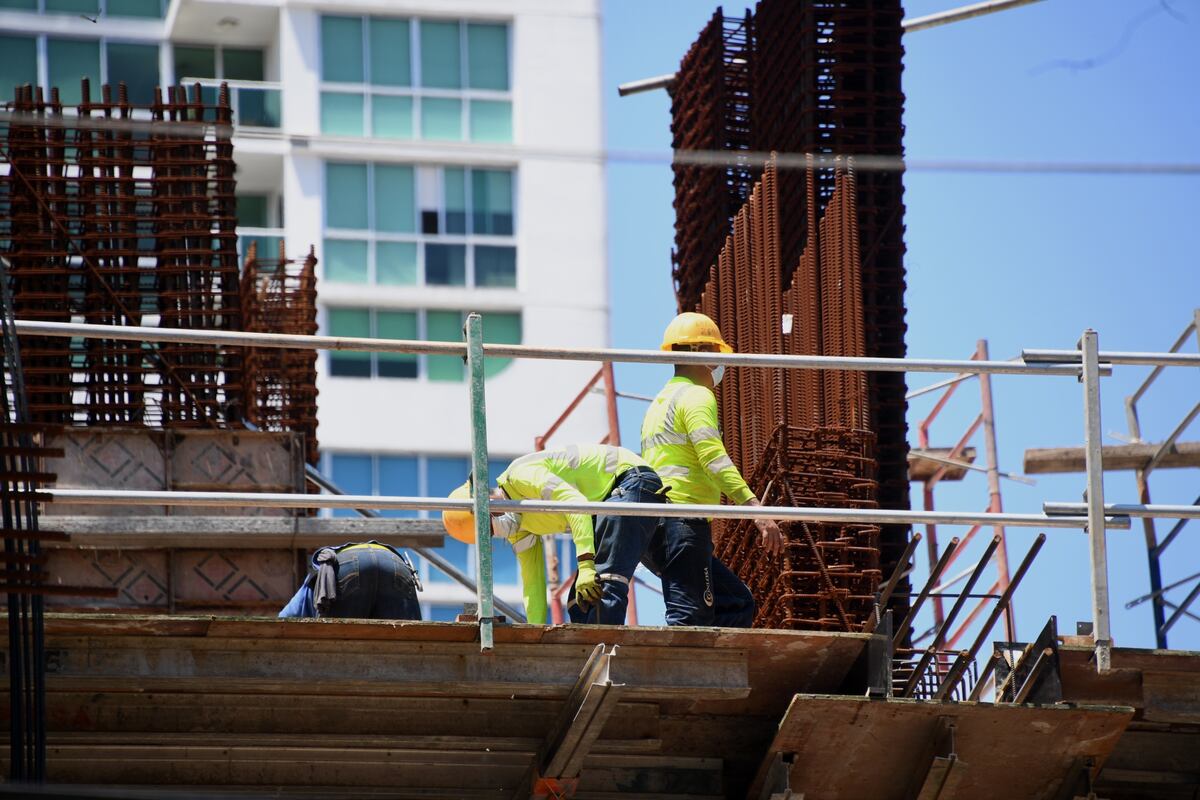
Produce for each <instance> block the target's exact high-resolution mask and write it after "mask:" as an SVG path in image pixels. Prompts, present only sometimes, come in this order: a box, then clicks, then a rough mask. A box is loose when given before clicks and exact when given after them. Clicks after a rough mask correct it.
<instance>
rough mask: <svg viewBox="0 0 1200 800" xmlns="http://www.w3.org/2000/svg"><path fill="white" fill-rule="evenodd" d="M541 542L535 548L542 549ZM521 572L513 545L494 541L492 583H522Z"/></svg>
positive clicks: (498, 540)
mask: <svg viewBox="0 0 1200 800" xmlns="http://www.w3.org/2000/svg"><path fill="white" fill-rule="evenodd" d="M540 546H541V542H539V543H538V544H537V545H535V547H540ZM520 574H521V571H520V569H519V568H518V567H517V554H516V553H515V552H513V549H512V545H510V544H509V543H508V542H506V541H503V540H500V539H492V581H493V582H494V583H520V582H521V579H520Z"/></svg>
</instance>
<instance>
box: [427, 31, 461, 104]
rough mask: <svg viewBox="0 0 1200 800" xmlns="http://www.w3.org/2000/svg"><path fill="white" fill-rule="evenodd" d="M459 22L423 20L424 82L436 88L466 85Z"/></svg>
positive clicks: (455, 87) (454, 87)
mask: <svg viewBox="0 0 1200 800" xmlns="http://www.w3.org/2000/svg"><path fill="white" fill-rule="evenodd" d="M461 67H462V60H461V57H460V54H459V46H458V23H457V22H426V21H422V22H421V85H422V86H428V87H430V88H433V89H458V88H459V87H461V86H462V68H461Z"/></svg>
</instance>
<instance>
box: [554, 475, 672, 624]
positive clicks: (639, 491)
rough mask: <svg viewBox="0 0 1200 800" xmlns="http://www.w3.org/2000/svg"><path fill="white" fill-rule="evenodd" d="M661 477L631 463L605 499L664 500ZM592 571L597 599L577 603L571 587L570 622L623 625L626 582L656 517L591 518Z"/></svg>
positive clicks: (646, 542)
mask: <svg viewBox="0 0 1200 800" xmlns="http://www.w3.org/2000/svg"><path fill="white" fill-rule="evenodd" d="M662 489H663V485H662V479H661V478H659V477H658V474H657V473H655V472H654V470H652V469H650V468H649V467H634V468H632V469H629V470H626V471H625V472H624V473H622V474H621V475H620V476H618V478H617V484H616V486H614V487H613V490H612V493H610V494H609V496H608V497H606V498H605V499H604V502H606V503H665V502H666V500H667V498H666V496H665V495H664V494H662ZM595 523H596V524H595V533H596V574H597V575H598V576H599V578H600V586H601V590H602V592H603V594H601V595H600V601H599V602H597V603H592V604H588V603H584V605H583V606H582V607H581V606H580V605H579V603H578V601H577V599H576V597H575V587H574V586H572V587H571V593H570V596H569V597H568V598H567V613H568V614H569V615H570V617H571V621H572V622H591V623H599V624H600V625H624V624H625V609H626V607H627V606H628V605H629V584H630V581H632V580H633V571H634V570H635V569H637V565H638V562H640V561H641V560H642V554H643V553H645V552H646V547H647V546H648V545H649V544H650V540H651V538H652V537H653V536H654V531H655V529H656V528H657V527H658V518H657V517H618V516H612V515H605V514H601V515H598V516H597V517H596V519H595Z"/></svg>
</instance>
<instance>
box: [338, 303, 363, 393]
mask: <svg viewBox="0 0 1200 800" xmlns="http://www.w3.org/2000/svg"><path fill="white" fill-rule="evenodd" d="M329 335H330V336H370V335H371V317H370V313H369V312H368V311H367V309H365V308H331V309H329ZM329 373H330V374H331V375H342V376H347V377H359V378H369V377H371V354H370V353H343V352H332V353H330V354H329Z"/></svg>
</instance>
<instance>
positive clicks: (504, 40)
mask: <svg viewBox="0 0 1200 800" xmlns="http://www.w3.org/2000/svg"><path fill="white" fill-rule="evenodd" d="M467 85H468V86H470V87H471V88H472V89H496V90H499V91H508V26H507V25H488V24H482V23H470V24H468V25H467Z"/></svg>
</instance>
